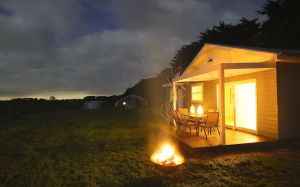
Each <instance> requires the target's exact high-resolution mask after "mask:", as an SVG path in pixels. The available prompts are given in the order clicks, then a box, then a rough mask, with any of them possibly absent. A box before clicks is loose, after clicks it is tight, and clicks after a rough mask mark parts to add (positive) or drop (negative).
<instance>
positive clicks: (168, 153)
mask: <svg viewBox="0 0 300 187" xmlns="http://www.w3.org/2000/svg"><path fill="white" fill-rule="evenodd" d="M151 160H152V161H153V162H155V163H157V164H160V165H165V166H174V165H179V164H182V163H183V162H184V158H183V157H182V156H181V155H180V154H179V153H178V152H176V151H175V146H172V145H170V144H168V143H166V144H163V145H162V146H160V148H159V150H158V151H157V152H155V153H154V154H153V155H152V156H151Z"/></svg>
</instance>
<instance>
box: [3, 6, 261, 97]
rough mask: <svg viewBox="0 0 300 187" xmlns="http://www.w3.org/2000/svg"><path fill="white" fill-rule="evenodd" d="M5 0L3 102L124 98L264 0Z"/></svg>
mask: <svg viewBox="0 0 300 187" xmlns="http://www.w3.org/2000/svg"><path fill="white" fill-rule="evenodd" d="M224 2H225V1H223V0H203V1H200V0H199V1H198V0H187V1H182V0H164V1H161V0H152V1H148V0H128V1H124V0H114V1H104V0H101V1H92V0H89V1H80V0H65V1H60V0H53V1H40V0H28V1H26V2H25V1H17V0H2V1H0V25H1V29H0V75H1V78H0V99H1V98H7V97H22V96H45V97H48V96H49V95H54V94H56V95H57V96H58V97H59V96H62V97H65V96H69V97H76V96H82V95H84V94H97V95H102V94H103V95H110V94H120V93H122V92H124V91H125V89H126V88H128V87H129V86H132V85H133V84H135V83H136V82H137V81H138V80H139V79H141V78H146V77H150V76H153V75H156V74H157V73H158V72H159V71H160V70H162V68H164V67H167V66H168V64H169V62H170V60H171V58H172V56H173V55H174V53H175V52H176V50H177V49H178V48H179V47H180V46H181V45H183V44H186V43H189V42H190V41H192V40H193V39H195V38H196V37H197V36H198V35H199V33H200V31H203V30H205V29H206V28H207V27H211V26H212V25H215V24H217V23H218V22H219V21H225V22H227V23H236V22H237V21H238V20H239V19H240V18H241V17H247V18H254V17H256V16H257V15H256V13H255V10H258V9H259V8H260V7H261V5H262V4H263V1H262V0H245V1H237V0H226V4H225V3H224Z"/></svg>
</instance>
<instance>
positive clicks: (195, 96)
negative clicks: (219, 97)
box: [192, 83, 203, 102]
mask: <svg viewBox="0 0 300 187" xmlns="http://www.w3.org/2000/svg"><path fill="white" fill-rule="evenodd" d="M192 101H195V102H202V101H203V83H200V84H193V85H192Z"/></svg>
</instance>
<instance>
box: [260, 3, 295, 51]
mask: <svg viewBox="0 0 300 187" xmlns="http://www.w3.org/2000/svg"><path fill="white" fill-rule="evenodd" d="M299 10H300V1H297V0H277V1H271V0H268V1H267V3H266V4H265V5H264V6H263V8H262V10H260V11H257V12H258V13H259V14H260V15H264V16H267V19H266V21H264V22H263V24H262V27H261V40H262V41H263V45H264V46H265V47H272V48H285V49H300V37H299V33H300V11H299Z"/></svg>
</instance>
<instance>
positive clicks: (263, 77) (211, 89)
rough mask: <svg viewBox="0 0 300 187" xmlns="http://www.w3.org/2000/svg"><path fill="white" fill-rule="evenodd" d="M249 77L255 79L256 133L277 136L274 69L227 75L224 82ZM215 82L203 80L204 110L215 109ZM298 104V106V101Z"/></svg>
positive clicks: (271, 136)
mask: <svg viewBox="0 0 300 187" xmlns="http://www.w3.org/2000/svg"><path fill="white" fill-rule="evenodd" d="M249 79H255V80H256V90H257V131H258V135H260V136H265V137H269V138H278V112H277V86H276V70H275V69H274V70H266V71H260V72H255V73H250V74H245V75H239V76H235V77H228V78H226V79H225V82H226V83H227V82H235V81H243V80H249ZM299 79H300V76H299ZM217 82H218V81H217V80H213V81H206V82H204V100H203V102H204V103H203V108H204V111H207V110H209V109H216V106H217V99H216V97H217V93H216V85H217ZM299 82H300V80H299ZM299 101H300V100H299ZM298 106H300V103H299V105H298ZM299 116H300V115H299ZM299 118H300V117H299ZM299 121H300V119H299Z"/></svg>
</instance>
